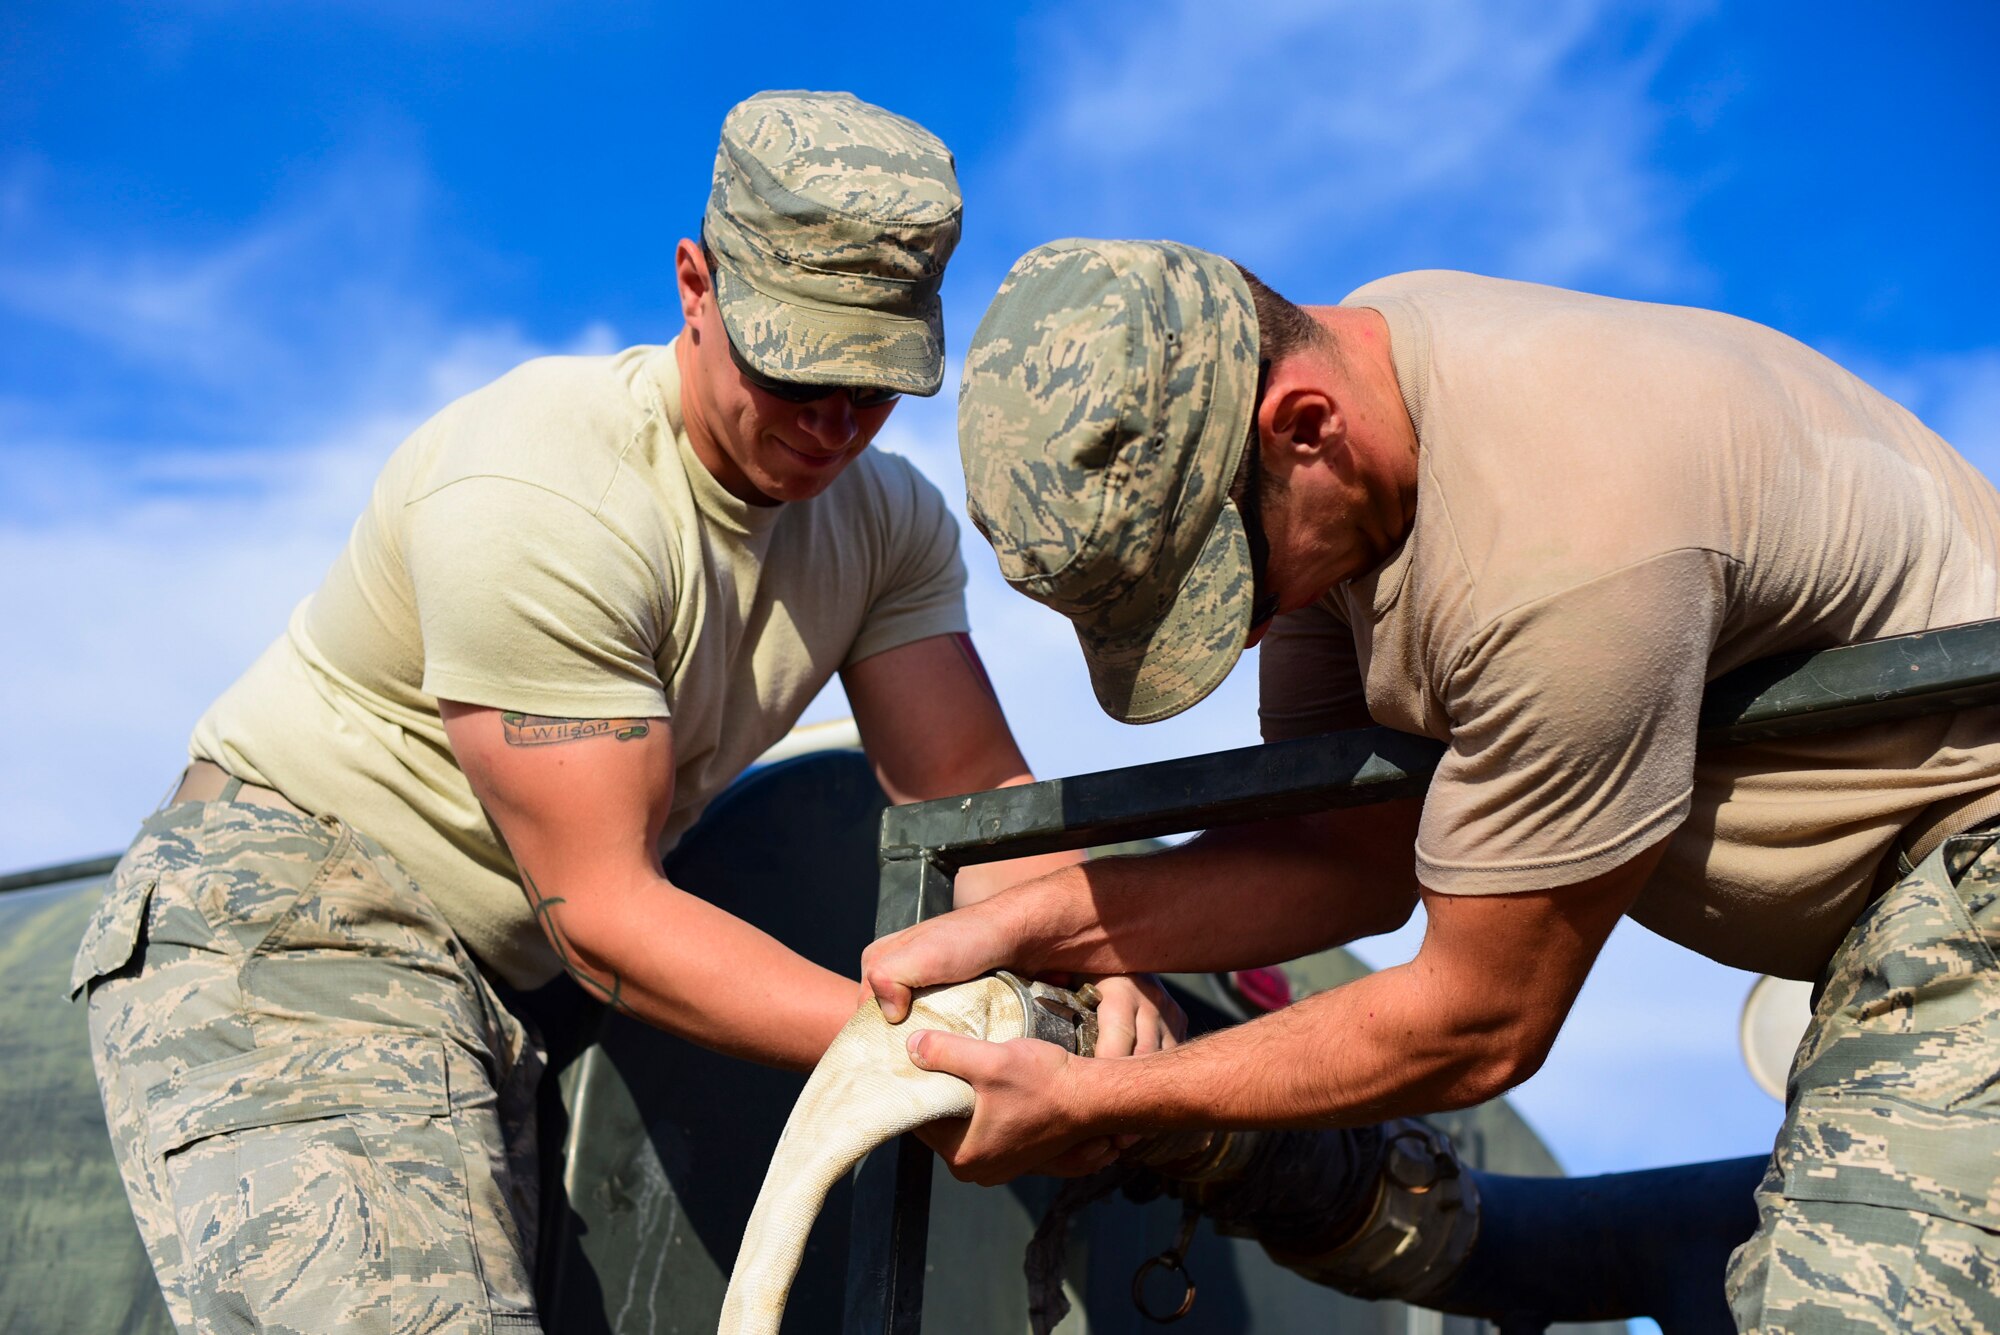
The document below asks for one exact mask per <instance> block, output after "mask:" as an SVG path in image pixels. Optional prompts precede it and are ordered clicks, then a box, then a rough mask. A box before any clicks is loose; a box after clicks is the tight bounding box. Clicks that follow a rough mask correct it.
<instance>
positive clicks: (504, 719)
mask: <svg viewBox="0 0 2000 1335" xmlns="http://www.w3.org/2000/svg"><path fill="white" fill-rule="evenodd" d="M650 731H652V729H651V728H650V727H649V726H648V725H647V723H646V720H645V719H642V718H551V717H550V716H548V715H547V714H516V713H511V712H506V711H503V712H502V713H501V715H500V734H501V736H503V737H505V738H506V739H507V745H509V746H557V745H560V744H561V743H563V742H582V741H587V740H589V739H590V738H592V737H616V738H617V739H618V740H619V741H621V742H629V741H633V740H635V739H637V738H640V737H644V736H645V735H646V734H647V733H648V732H650Z"/></svg>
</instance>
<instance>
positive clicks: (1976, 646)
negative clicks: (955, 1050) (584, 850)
mask: <svg viewBox="0 0 2000 1335" xmlns="http://www.w3.org/2000/svg"><path fill="white" fill-rule="evenodd" d="M1993 703H2000V621H1980V622H1972V623H1969V624H1966V625H1962V626H1953V627H1949V628H1946V629H1943V630H1933V631H1924V632H1922V633H1919V634H1915V635H1904V636H1898V637H1895V638H1893V639H1885V640H1871V641H1868V642H1866V643H1862V644H1853V645H1845V646H1842V647H1839V648H1834V649H1824V650H1819V651H1817V652H1811V653H1800V654H1789V655H1784V656H1782V657H1779V658H1773V659H1766V660H1763V661H1761V662H1757V663H1752V664H1749V665H1747V666H1745V667H1743V668H1741V669H1738V670H1737V671H1735V672H1732V673H1730V674H1728V675H1727V676H1725V677H1721V678H1719V679H1717V680H1716V681H1714V682H1712V683H1710V685H1709V687H1708V690H1707V692H1706V694H1705V696H1704V698H1703V702H1702V713H1701V731H1700V735H1699V742H1700V745H1701V746H1703V747H1704V748H1706V747H1711V746H1729V745H1735V744H1739V743H1743V742H1752V741H1765V740H1770V739H1775V738H1780V737H1789V736H1796V735H1799V734H1803V733H1812V732H1826V731H1833V730H1836V729H1840V728H1848V727H1858V726H1861V725H1864V724H1869V723H1880V722H1885V721H1888V720H1892V719H1899V718H1907V717H1910V716H1913V715H1917V714H1927V713H1938V712H1943V711H1947V710H1954V709H1961V708H1966V707H1969V706H1973V705H1983V704H1993ZM1444 749H1445V748H1444V744H1443V743H1441V742H1438V741H1435V740H1432V739H1430V738H1426V737H1413V736H1410V735H1408V734H1406V733H1398V732H1393V731H1391V730H1389V729H1387V728H1364V729H1360V730H1358V731H1354V732H1339V733H1329V734H1327V735H1325V736H1321V737H1308V738H1302V739H1299V740H1296V741H1288V742H1276V743H1272V744H1270V745H1266V746H1248V747H1243V748H1241V749H1238V750H1234V751H1219V752H1215V753H1213V754H1210V755H1201V756H1189V757H1186V758H1183V759H1179V760H1168V761H1162V762H1160V763H1157V764H1151V765H1134V766H1130V767H1128V768H1124V769H1115V770H1104V771H1101V772H1099V773H1095V774H1083V775H1078V776H1076V777H1074V778H1067V779H1050V780H1047V781H1045V782H1042V783H1034V784H1027V785H1023V786H1020V787H1015V788H1006V789H1000V790H996V791H993V792H984V793H974V794H972V795H970V796H967V797H953V798H944V799H940V800H937V801H931V802H917V803H912V804H910V805H908V806H902V807H891V808H890V809H889V810H888V811H886V812H884V813H883V816H882V837H881V894H880V899H879V901H878V905H877V909H876V916H875V931H876V935H878V936H885V935H887V934H888V933H890V932H895V931H900V930H902V929H903V928H905V927H908V926H911V925H913V924H915V923H917V922H921V921H922V920H924V919H926V918H931V917H935V916H937V915H938V914H940V913H943V912H945V911H946V910H947V909H949V908H950V907H951V890H952V878H953V876H954V875H955V874H956V873H957V871H958V870H959V869H960V868H961V867H967V866H971V865H973V864H975V863H981V862H998V861H1002V860H1004V859H1007V858H1015V857H1027V856H1031V855H1033V854H1037V853H1048V852H1054V851H1057V850H1060V849H1074V848H1085V847H1089V846H1092V845H1096V844H1106V843H1117V842H1121V841H1124V840H1128V839H1145V838H1153V837H1157V836H1160V835H1166V834H1179V833H1185V832H1187V831H1190V830H1202V829H1209V828H1212V827H1215V826H1221V825H1234V824H1240V823H1244V822H1248V821H1255V820H1265V819H1269V818H1272V817H1277V816H1290V815H1298V814H1301V813H1304V812H1310V811H1323V810H1327V809H1330V808H1334V807H1349V806H1360V805H1364V804H1367V803H1371V802H1387V801H1393V800H1395V799H1397V798H1401V797H1414V796H1417V795H1419V794H1421V793H1422V792H1423V791H1424V789H1425V788H1426V786H1427V785H1428V784H1429V782H1430V777H1431V774H1432V772H1433V771H1434V770H1435V769H1436V768H1437V763H1438V760H1439V758H1440V757H1441V756H1442V755H1443V754H1444ZM931 1163H932V1160H931V1155H930V1151H929V1150H927V1149H925V1148H924V1147H923V1146H922V1145H921V1144H920V1143H919V1142H918V1141H917V1140H916V1138H915V1137H913V1136H907V1135H906V1136H902V1137H899V1138H898V1139H897V1140H896V1141H895V1142H892V1143H891V1144H888V1145H885V1146H883V1147H882V1148H881V1149H879V1150H877V1151H875V1153H873V1154H872V1155H870V1156H869V1157H868V1159H867V1160H865V1161H864V1162H863V1163H862V1165H861V1167H860V1168H859V1169H858V1170H857V1172H856V1180H855V1192H854V1216H853V1229H852V1234H851V1237H852V1242H851V1244H850V1248H851V1250H850V1252H849V1255H848V1274H847V1295H846V1312H845V1324H844V1326H843V1329H844V1331H845V1332H846V1335H876V1332H880V1333H881V1335H916V1332H917V1331H919V1330H920V1329H921V1326H922V1320H923V1301H924V1255H925V1248H926V1241H927V1232H928V1228H929V1223H930V1186H931Z"/></svg>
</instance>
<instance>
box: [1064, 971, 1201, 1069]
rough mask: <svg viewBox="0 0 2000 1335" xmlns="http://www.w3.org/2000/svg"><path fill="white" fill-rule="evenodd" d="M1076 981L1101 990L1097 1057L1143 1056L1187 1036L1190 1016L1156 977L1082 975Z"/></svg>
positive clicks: (1098, 992)
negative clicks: (1188, 1016)
mask: <svg viewBox="0 0 2000 1335" xmlns="http://www.w3.org/2000/svg"><path fill="white" fill-rule="evenodd" d="M1076 982H1077V983H1078V984H1079V985H1081V984H1083V983H1086V982H1087V983H1090V984H1092V985H1094V986H1095V987H1096V988H1097V995H1098V1002H1097V1051H1096V1053H1095V1054H1094V1055H1096V1056H1099V1057H1143V1056H1144V1055H1146V1054H1147V1053H1149V1052H1165V1051H1166V1050H1167V1049H1168V1048H1172V1047H1177V1046H1179V1044H1180V1042H1181V1040H1183V1039H1185V1038H1186V1037H1187V1016H1186V1015H1185V1014H1183V1013H1182V1011H1181V1008H1180V1006H1179V1005H1178V1004H1176V1003H1175V1001H1174V999H1173V998H1172V997H1170V996H1168V995H1167V989H1166V988H1165V987H1164V986H1162V985H1161V983H1160V980H1159V979H1157V978H1155V977H1154V976H1153V975H1152V974H1149V973H1135V974H1118V973H1114V974H1080V975H1078V976H1077V979H1076Z"/></svg>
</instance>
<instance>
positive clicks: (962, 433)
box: [958, 240, 1258, 723]
mask: <svg viewBox="0 0 2000 1335" xmlns="http://www.w3.org/2000/svg"><path fill="white" fill-rule="evenodd" d="M1257 355H1258V341H1257V316H1256V311H1255V308H1254V307H1253V306H1252V305H1251V300H1250V289H1249V287H1248V285H1247V284H1245V282H1244V281H1243V276H1242V274H1241V273H1240V272H1239V271H1238V270H1237V268H1236V266H1235V265H1234V264H1231V263H1230V262H1229V261H1228V260H1226V259H1223V258H1222V257H1221V256H1219V255H1211V254H1209V253H1208V252H1206V251H1202V250H1196V249H1194V248H1192V247H1190V246H1183V245H1177V244H1175V243H1173V242H1171V241H1078V240H1070V241H1057V242H1053V243H1051V244H1049V245H1046V246H1041V247H1038V248H1037V249H1035V250H1031V251H1029V252H1028V253H1027V254H1026V255H1024V256H1022V257H1021V259H1020V260H1019V261H1018V262H1017V263H1016V264H1015V265H1014V268H1013V270H1012V271H1011V272H1009V273H1008V275H1007V281H1006V282H1005V283H1004V284H1002V285H1001V288H1000V293H999V295H998V296H996V297H995V298H994V299H993V304H992V306H991V307H989V308H988V309H987V312H986V315H985V318H984V319H982V320H981V321H980V322H979V329H978V332H976V333H975V334H974V335H973V337H972V347H971V349H970V350H969V351H968V352H967V353H966V361H965V381H964V384H963V385H962V387H961V388H960V390H959V398H958V440H959V450H960V452H961V454H962V455H963V456H964V459H965V487H966V508H967V511H968V512H969V513H970V514H971V516H972V522H973V523H974V524H976V525H977V526H978V528H979V531H980V532H981V533H984V534H985V535H986V538H987V541H989V542H991V543H992V544H993V550H994V552H995V554H996V555H998V556H999V558H1000V572H1001V573H1002V574H1003V575H1005V576H1006V578H1007V582H1008V583H1009V584H1012V585H1013V586H1014V587H1015V588H1017V589H1019V590H1020V591H1021V592H1023V593H1025V594H1027V595H1028V596H1029V597H1030V598H1033V599H1035V600H1036V601H1037V602H1041V603H1045V604H1047V605H1048V606H1050V607H1053V608H1055V609H1056V610H1057V611H1059V612H1061V613H1062V614H1063V615H1065V616H1067V617H1068V618H1069V619H1070V620H1071V621H1073V622H1075V623H1076V635H1077V639H1078V640H1080V641H1081V642H1082V644H1083V656H1084V659H1085V660H1086V661H1087V662H1088V663H1089V665H1090V681H1091V685H1092V686H1093V687H1094V688H1095V689H1096V692H1097V700H1098V703H1099V704H1101V705H1103V706H1104V710H1105V712H1106V713H1108V714H1110V715H1111V716H1112V717H1113V718H1116V719H1120V720H1123V721H1124V722H1126V723H1151V722H1153V721H1154V720H1156V719H1163V718H1166V717H1168V716H1169V715H1172V714H1178V713H1179V712H1180V711H1181V710H1183V709H1186V708H1188V707H1189V706H1190V705H1192V704H1194V703H1195V702H1196V701H1198V700H1200V699H1201V698H1202V697H1203V696H1205V695H1207V694H1208V693H1209V692H1210V691H1212V690H1214V689H1215V688H1216V686H1217V685H1219V684H1220V683H1221V681H1222V679H1223V678H1224V677H1226V676H1228V675H1229V669H1230V668H1231V667H1233V666H1235V663H1236V660H1237V658H1238V656H1240V655H1241V654H1242V652H1243V640H1244V637H1245V636H1246V635H1247V634H1248V633H1249V629H1250V608H1251V599H1252V596H1253V593H1252V584H1253V579H1252V574H1251V564H1250V546H1249V541H1248V538H1247V537H1246V535H1245V533H1244V528H1243V518H1242V516H1241V515H1239V514H1238V513H1237V511H1236V507H1235V505H1234V504H1233V503H1232V502H1231V501H1230V500H1229V495H1228V493H1229V487H1230V483H1231V482H1232V481H1233V480H1234V479H1235V476H1236V470H1237V466H1238V464H1240V463H1241V461H1242V458H1243V450H1244V443H1245V440H1246V438H1247V436H1248V432H1249V427H1250V417H1251V411H1252V406H1253V403H1254V400H1255V399H1256V395H1257Z"/></svg>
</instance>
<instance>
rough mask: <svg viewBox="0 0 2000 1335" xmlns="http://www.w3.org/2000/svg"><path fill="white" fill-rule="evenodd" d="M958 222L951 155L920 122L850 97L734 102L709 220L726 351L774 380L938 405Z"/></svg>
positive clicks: (706, 229)
mask: <svg viewBox="0 0 2000 1335" xmlns="http://www.w3.org/2000/svg"><path fill="white" fill-rule="evenodd" d="M960 211H961V202H960V199H959V194H958V176H957V173H956V171H955V170H954V168H953V165H952V157H951V153H950V152H949V151H948V150H947V149H946V148H945V146H944V145H943V144H942V143H941V142H939V140H938V138H937V136H936V135H933V134H932V133H931V132H930V131H928V130H926V129H924V127H923V126H921V125H918V124H917V123H916V122H915V121H911V120H906V119H904V118H903V117H901V116H897V115H894V114H893V113H891V112H887V111H884V110H882V108H880V107H877V106H871V105H870V104H868V103H866V102H863V101H861V100H860V99H859V98H857V97H855V96H854V95H853V94H851V93H801V92H774V93H758V94H757V95H756V96H755V97H752V98H749V99H747V100H745V101H743V102H739V103H737V104H736V106H734V107H733V108H731V109H730V112H729V115H728V116H726V117H724V118H723V122H722V143H721V145H720V146H719V147H718V148H717V149H716V153H715V180H714V184H713V186H712V188H711V189H710V191H709V197H708V211H707V213H706V214H704V215H703V217H702V239H703V240H704V241H705V242H707V243H708V248H709V252H710V253H711V254H712V255H713V256H714V257H715V260H716V272H715V300H716V306H717V308H718V309H719V310H720V311H721V313H722V323H723V325H724V326H725V327H726V328H727V329H728V330H729V337H730V339H731V341H732V342H734V343H735V344H736V347H737V350H738V351H739V352H741V353H742V354H743V356H744V357H745V359H747V360H748V361H749V362H750V364H751V365H752V366H754V367H755V368H756V369H757V370H758V371H760V372H762V373H763V374H765V375H767V376H771V377H772V378H774V379H778V380H797V381H806V382H809V383H814V384H824V385H870V386H876V385H879V386H886V387H888V388H891V389H898V390H902V391H903V392H905V393H909V394H935V393H937V391H938V386H939V384H941V383H942V382H943V380H944V326H943V322H942V319H941V316H940V308H939V304H938V285H939V284H940V283H941V282H942V281H943V279H944V266H945V261H946V260H948V259H950V258H951V252H952V247H954V246H956V245H957V244H958V229H959V214H960Z"/></svg>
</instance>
